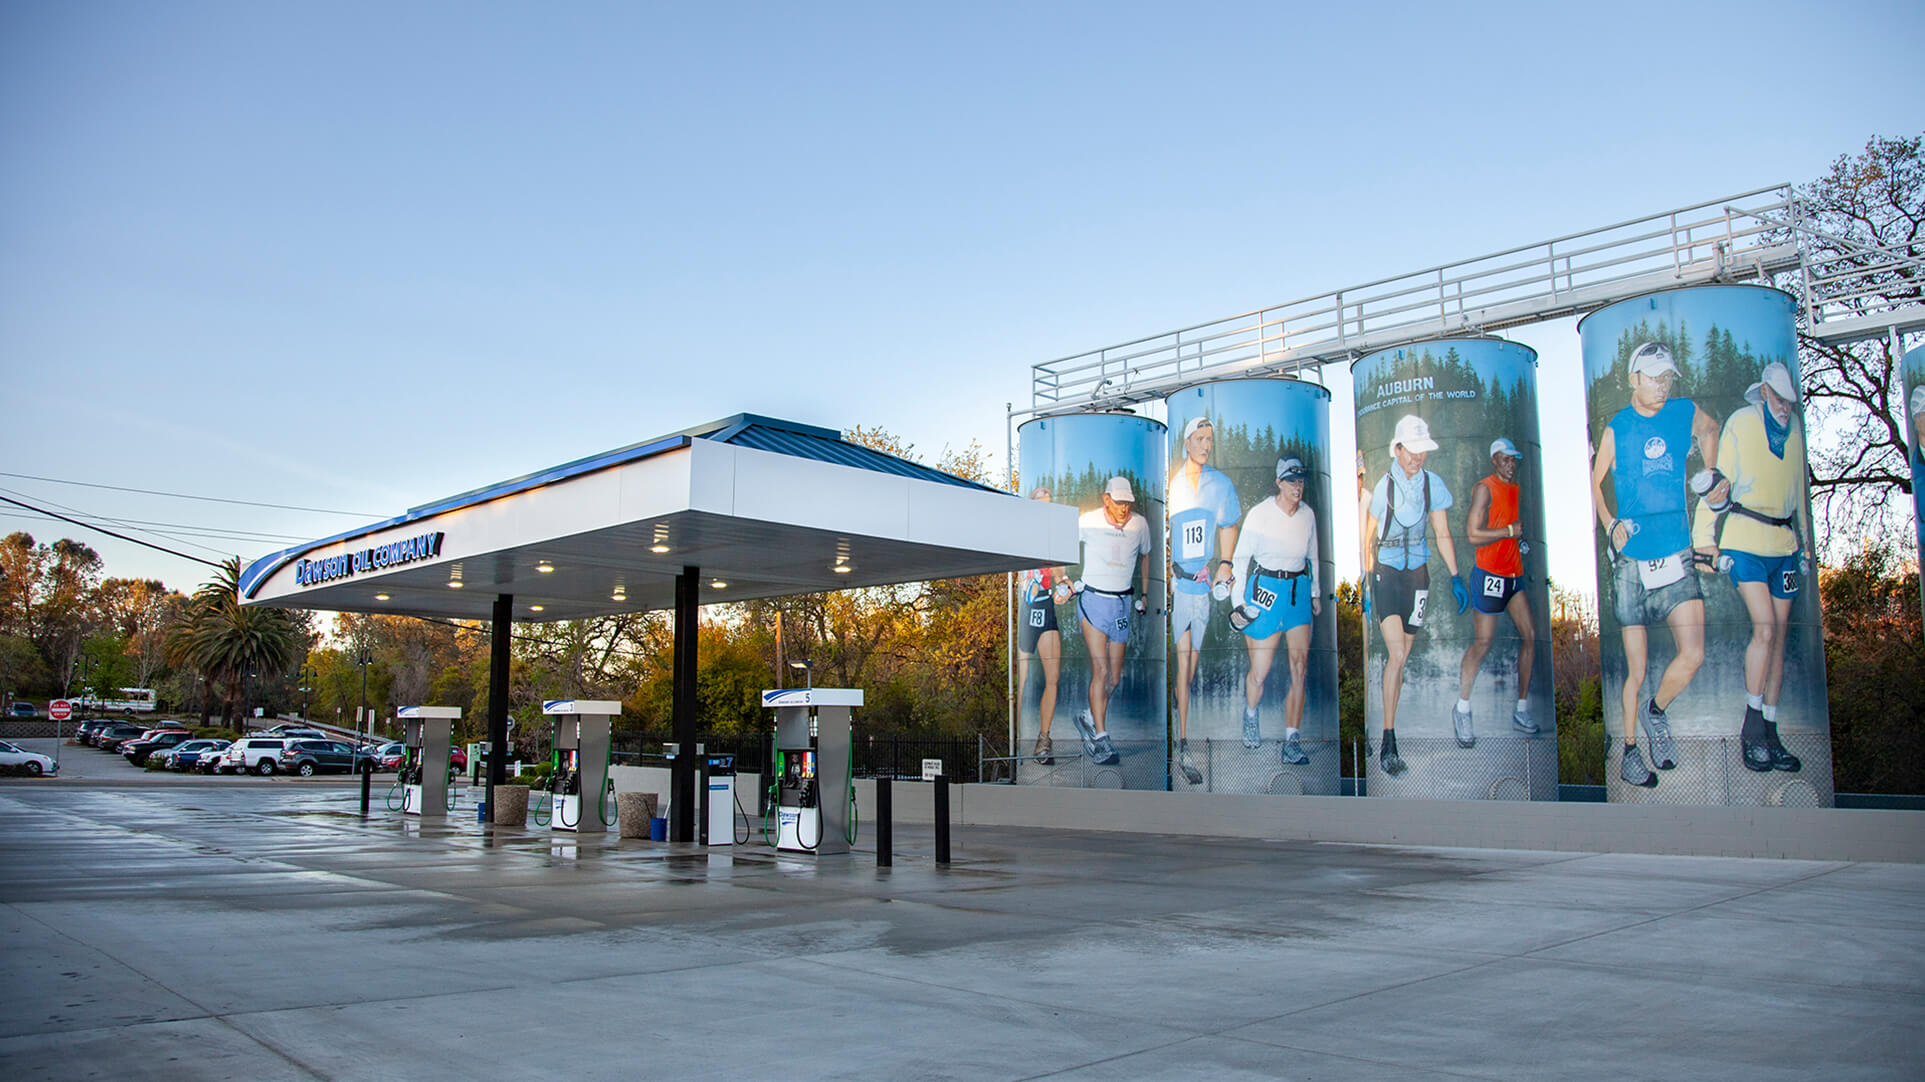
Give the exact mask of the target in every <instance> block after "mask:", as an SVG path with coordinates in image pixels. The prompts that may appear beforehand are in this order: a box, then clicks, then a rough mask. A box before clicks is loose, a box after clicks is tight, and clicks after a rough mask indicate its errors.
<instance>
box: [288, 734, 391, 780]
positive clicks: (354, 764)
mask: <svg viewBox="0 0 1925 1082" xmlns="http://www.w3.org/2000/svg"><path fill="white" fill-rule="evenodd" d="M280 768H281V769H282V770H285V771H287V772H288V773H290V774H299V775H300V776H302V777H304V778H305V777H308V776H309V775H312V774H329V773H346V772H348V771H350V770H359V771H362V772H364V773H369V772H372V771H373V770H374V760H373V758H371V757H370V756H369V755H368V754H367V753H366V752H364V751H361V750H360V749H358V748H352V747H349V746H348V745H346V744H343V743H341V742H340V741H338V740H290V741H288V742H287V754H286V755H285V756H283V757H282V759H281V763H280Z"/></svg>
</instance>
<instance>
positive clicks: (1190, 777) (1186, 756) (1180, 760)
mask: <svg viewBox="0 0 1925 1082" xmlns="http://www.w3.org/2000/svg"><path fill="white" fill-rule="evenodd" d="M1176 768H1177V769H1178V770H1181V771H1182V772H1183V780H1184V781H1187V782H1189V783H1190V784H1191V785H1202V784H1203V771H1201V770H1198V769H1197V768H1196V761H1195V760H1193V759H1191V758H1190V742H1189V741H1188V740H1184V741H1181V742H1179V743H1178V744H1177V746H1176Z"/></svg>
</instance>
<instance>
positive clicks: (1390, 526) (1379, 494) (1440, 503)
mask: <svg viewBox="0 0 1925 1082" xmlns="http://www.w3.org/2000/svg"><path fill="white" fill-rule="evenodd" d="M1392 485H1395V486H1396V489H1397V490H1396V491H1395V492H1394V493H1393V492H1392V491H1391V490H1390V486H1392ZM1393 503H1394V504H1395V506H1394V507H1393V506H1391V505H1392V504H1393ZM1451 506H1452V501H1451V495H1450V489H1448V488H1445V487H1444V479H1443V478H1442V477H1439V476H1437V475H1436V474H1435V473H1432V472H1431V471H1429V470H1418V471H1417V476H1415V477H1411V476H1409V475H1407V474H1405V473H1404V468H1403V467H1402V466H1399V465H1397V464H1396V463H1395V462H1392V463H1391V465H1390V472H1389V473H1387V474H1385V475H1383V476H1382V477H1380V478H1378V479H1377V487H1375V488H1373V489H1371V490H1370V517H1371V518H1374V519H1376V520H1377V536H1375V537H1372V538H1369V539H1368V541H1367V543H1368V544H1372V545H1376V546H1377V562H1378V563H1379V564H1382V565H1383V566H1385V567H1394V568H1396V569H1397V570H1399V571H1414V570H1416V569H1417V568H1420V567H1422V566H1424V565H1425V564H1426V563H1428V562H1430V545H1429V544H1428V543H1427V542H1426V541H1425V538H1426V537H1427V536H1428V535H1427V534H1426V533H1425V531H1426V530H1428V529H1429V528H1430V514H1429V511H1447V510H1449V509H1450V508H1451ZM1426 508H1428V509H1429V510H1428V511H1427V510H1426ZM1386 514H1389V515H1390V517H1389V519H1387V520H1386V519H1385V517H1384V516H1385V515H1386Z"/></svg>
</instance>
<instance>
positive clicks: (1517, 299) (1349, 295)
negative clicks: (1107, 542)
mask: <svg viewBox="0 0 1925 1082" xmlns="http://www.w3.org/2000/svg"><path fill="white" fill-rule="evenodd" d="M1798 221H1799V219H1798V215H1797V208H1796V202H1795V199H1794V197H1793V193H1792V189H1791V187H1790V186H1789V185H1784V184H1779V185H1773V186H1772V187H1769V188H1760V189H1757V190H1755V191H1750V192H1744V193H1740V194H1738V195H1734V196H1728V197H1726V198H1723V199H1716V200H1711V201H1709V202H1705V203H1698V204H1693V205H1691V206H1688V207H1680V208H1678V209H1676V210H1670V211H1665V212H1663V213H1661V214H1654V215H1650V216H1647V217H1643V218H1635V219H1631V220H1628V221H1623V222H1618V223H1616V224H1613V225H1608V226H1604V227H1602V228H1598V229H1591V230H1586V231H1584V232H1581V233H1572V234H1568V235H1565V236H1562V237H1557V238H1554V239H1551V240H1548V241H1542V242H1539V243H1536V244H1528V245H1523V246H1520V247H1516V248H1508V249H1505V250H1504V251H1501V252H1494V253H1492V254H1490V255H1485V256H1479V257H1477V258H1475V259H1469V260H1463V261H1459V262H1454V263H1446V264H1442V265H1439V266H1435V267H1428V268H1425V269H1424V270H1421V271H1415V272H1412V273H1410V274H1403V275H1398V276H1395V277H1391V278H1382V279H1378V280H1376V281H1373V282H1365V283H1362V284H1360V285H1356V286H1351V287H1349V288H1346V289H1340V290H1336V291H1334V292H1330V293H1319V294H1316V295H1314V296H1310V297H1305V298H1302V299H1300V300H1295V301H1290V302H1287V303H1284V304H1279V305H1272V306H1270V307H1266V308H1261V309H1257V310H1255V311H1251V312H1243V313H1240V314H1238V315H1234V316H1228V317H1225V318H1223V319H1218V320H1212V321H1209V322H1206V323H1198V324H1194V325H1192V326H1189V327H1183V328H1179V329H1177V330H1174V331H1169V332H1166V333H1163V334H1158V335H1151V336H1149V337H1146V338H1139V339H1135V340H1133V341H1129V342H1124V343H1121V344H1118V345H1114V346H1108V347H1105V348H1102V349H1097V350H1092V351H1089V352H1086V353H1079V354H1074V355H1071V356H1068V357H1062V358H1058V359H1056V360H1053V361H1049V362H1046V363H1043V364H1038V365H1035V366H1034V367H1033V370H1032V385H1031V403H1032V404H1031V407H1030V408H1029V409H1028V410H1023V411H1012V413H1024V414H1034V415H1042V414H1050V413H1059V412H1067V411H1070V410H1082V409H1104V408H1114V407H1120V406H1127V405H1129V404H1131V403H1133V402H1140V401H1145V400H1148V399H1152V398H1159V397H1162V396H1164V395H1167V394H1169V393H1171V392H1173V391H1176V390H1180V389H1181V388H1183V387H1185V386H1189V385H1191V384H1194V383H1199V382H1202V381H1204V380H1208V379H1221V378H1224V377H1226V376H1233V375H1276V374H1286V373H1292V372H1296V371H1298V370H1300V369H1302V368H1305V367H1310V366H1318V365H1322V364H1326V363H1331V362H1334V361H1339V360H1347V359H1350V358H1354V357H1357V356H1361V355H1363V354H1364V353H1368V352H1372V351H1374V350H1378V349H1385V348H1390V347H1393V346H1396V345H1401V344H1404V343H1407V342H1413V341H1422V340H1425V339H1428V338H1435V337H1439V336H1443V335H1449V334H1465V333H1484V332H1491V331H1496V330H1502V329H1504V328H1507V327H1513V326H1518V325H1521V324H1526V323H1534V322H1538V321H1540V320H1544V319H1551V318H1555V317H1558V316H1562V315H1572V314H1577V313H1580V312H1585V311H1589V310H1591V309H1594V308H1597V307H1600V306H1602V305H1604V304H1608V303H1611V302H1612V301H1615V300H1621V299H1623V298H1626V297H1630V296H1635V295H1636V294H1638V293H1641V292H1648V291H1650V290H1652V289H1658V288H1664V287H1666V286H1669V285H1686V284H1696V283H1702V282H1712V281H1738V280H1744V279H1755V278H1760V277H1763V276H1765V275H1769V274H1773V273H1778V272H1782V271H1787V270H1793V269H1798V268H1800V267H1801V266H1803V264H1802V263H1801V254H1800V247H1799V244H1798V241H1797V235H1798V234H1797V230H1796V228H1791V229H1787V223H1789V224H1790V225H1791V226H1796V225H1797V223H1798ZM1833 288H1834V289H1835V290H1836V291H1837V292H1838V295H1839V296H1840V297H1841V298H1842V297H1843V296H1845V290H1847V289H1848V288H1850V287H1848V286H1846V285H1843V284H1842V283H1841V284H1836V285H1834V287H1833Z"/></svg>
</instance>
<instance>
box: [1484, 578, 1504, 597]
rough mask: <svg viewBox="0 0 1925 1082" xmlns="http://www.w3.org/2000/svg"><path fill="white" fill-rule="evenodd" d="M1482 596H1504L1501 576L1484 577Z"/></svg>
mask: <svg viewBox="0 0 1925 1082" xmlns="http://www.w3.org/2000/svg"><path fill="white" fill-rule="evenodd" d="M1484 596H1485V597H1503V596H1504V579H1503V577H1502V576H1499V575H1488V574H1487V575H1485V576H1484Z"/></svg>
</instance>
